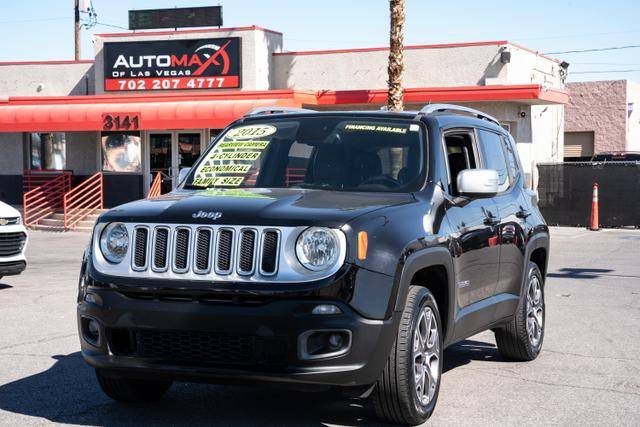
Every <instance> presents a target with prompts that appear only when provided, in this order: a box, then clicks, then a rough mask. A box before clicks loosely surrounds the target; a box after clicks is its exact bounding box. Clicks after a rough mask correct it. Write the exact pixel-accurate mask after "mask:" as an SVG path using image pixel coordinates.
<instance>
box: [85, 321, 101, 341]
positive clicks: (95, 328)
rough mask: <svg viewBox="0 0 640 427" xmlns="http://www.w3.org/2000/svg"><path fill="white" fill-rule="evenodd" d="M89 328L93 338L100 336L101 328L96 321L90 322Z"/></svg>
mask: <svg viewBox="0 0 640 427" xmlns="http://www.w3.org/2000/svg"><path fill="white" fill-rule="evenodd" d="M87 328H88V329H89V333H90V334H91V336H93V337H96V338H98V337H99V336H100V326H99V325H98V322H96V321H95V320H93V319H91V320H89V324H88V325H87Z"/></svg>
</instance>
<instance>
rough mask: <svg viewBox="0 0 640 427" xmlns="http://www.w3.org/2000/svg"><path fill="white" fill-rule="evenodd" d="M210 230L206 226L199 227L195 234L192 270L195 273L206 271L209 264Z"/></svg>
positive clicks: (208, 268)
mask: <svg viewBox="0 0 640 427" xmlns="http://www.w3.org/2000/svg"><path fill="white" fill-rule="evenodd" d="M211 240H212V232H211V230H210V229H208V228H201V229H199V230H198V234H197V235H196V254H195V265H194V270H195V271H196V273H201V274H202V273H208V272H209V270H210V266H211Z"/></svg>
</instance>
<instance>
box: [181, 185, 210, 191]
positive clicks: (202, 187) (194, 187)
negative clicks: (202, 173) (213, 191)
mask: <svg viewBox="0 0 640 427" xmlns="http://www.w3.org/2000/svg"><path fill="white" fill-rule="evenodd" d="M182 188H183V189H185V190H205V189H207V188H209V187H207V186H206V185H193V184H185V185H184V186H183V187H182Z"/></svg>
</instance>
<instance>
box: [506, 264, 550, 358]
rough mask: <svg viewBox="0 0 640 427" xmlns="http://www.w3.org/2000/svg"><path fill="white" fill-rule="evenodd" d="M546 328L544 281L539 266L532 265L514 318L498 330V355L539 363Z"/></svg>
mask: <svg viewBox="0 0 640 427" xmlns="http://www.w3.org/2000/svg"><path fill="white" fill-rule="evenodd" d="M544 327H545V305H544V281H543V279H542V273H541V272H540V269H539V268H538V266H537V265H536V264H535V263H533V262H529V265H528V267H527V275H526V283H525V289H524V293H523V295H522V297H521V298H520V303H519V304H518V309H517V310H516V314H515V316H514V318H513V319H512V320H511V321H510V322H509V323H507V324H506V325H504V326H503V327H501V328H498V329H495V330H494V332H495V336H496V344H497V345H498V351H500V354H501V355H502V356H503V357H505V358H507V359H511V360H518V361H529V360H533V359H535V358H536V357H538V354H539V353H540V350H541V349H542V341H543V340H544Z"/></svg>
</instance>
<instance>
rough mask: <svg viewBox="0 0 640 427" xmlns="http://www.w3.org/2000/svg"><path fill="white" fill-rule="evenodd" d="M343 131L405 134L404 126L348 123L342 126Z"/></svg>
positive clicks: (405, 128)
mask: <svg viewBox="0 0 640 427" xmlns="http://www.w3.org/2000/svg"><path fill="white" fill-rule="evenodd" d="M344 130H347V131H360V132H387V133H399V134H405V133H407V127H406V126H389V125H374V124H364V123H348V124H346V125H345V126H344Z"/></svg>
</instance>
